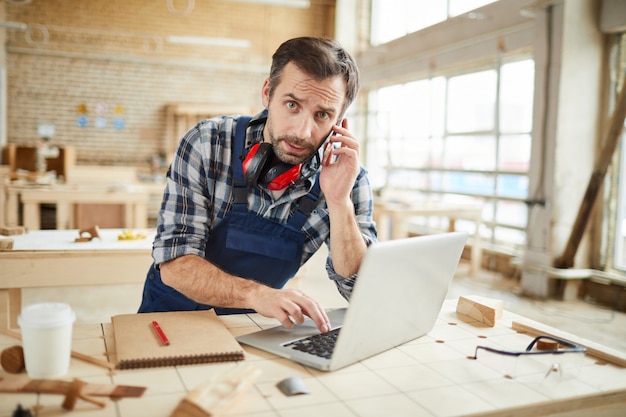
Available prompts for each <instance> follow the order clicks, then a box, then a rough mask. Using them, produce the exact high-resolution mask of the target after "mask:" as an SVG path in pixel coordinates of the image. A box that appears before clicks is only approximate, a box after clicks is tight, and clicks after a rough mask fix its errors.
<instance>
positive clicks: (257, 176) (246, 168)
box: [243, 142, 300, 190]
mask: <svg viewBox="0 0 626 417" xmlns="http://www.w3.org/2000/svg"><path fill="white" fill-rule="evenodd" d="M273 162H274V151H273V149H272V145H271V144H270V143H266V142H261V143H257V144H255V145H253V146H252V147H251V148H250V152H248V155H246V157H245V158H244V160H243V173H244V176H245V177H246V184H247V185H248V186H249V187H255V186H256V185H257V184H261V185H263V186H265V187H267V188H268V189H269V190H283V189H285V188H287V187H288V186H289V184H291V183H292V182H295V181H297V180H298V178H300V165H291V164H286V163H284V162H279V163H278V164H275V165H273V166H272V163H273Z"/></svg>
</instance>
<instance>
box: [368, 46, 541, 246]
mask: <svg viewBox="0 0 626 417" xmlns="http://www.w3.org/2000/svg"><path fill="white" fill-rule="evenodd" d="M533 83H534V61H533V60H532V59H529V58H528V57H525V58H523V57H516V58H509V60H508V61H503V62H501V63H494V66H493V67H492V68H482V69H480V70H473V71H470V70H467V71H466V72H462V73H455V74H450V75H439V76H433V77H430V78H425V79H420V80H415V81H412V82H408V83H404V84H397V85H392V86H387V87H383V88H380V89H377V90H373V91H371V92H370V96H369V117H368V123H367V124H368V133H367V138H368V139H367V145H366V152H365V153H366V166H367V168H368V170H369V171H370V175H371V178H372V182H373V184H374V186H375V187H378V188H389V189H394V190H406V191H409V194H410V195H413V196H414V197H415V198H423V199H428V200H437V201H448V202H479V203H481V204H483V205H484V207H485V209H484V212H483V220H484V225H485V226H484V229H483V230H481V231H480V233H481V236H482V238H483V239H485V240H487V241H490V242H491V243H493V244H496V245H503V246H505V247H509V248H512V249H521V248H522V247H523V245H524V243H525V237H526V235H525V229H526V223H527V207H526V204H525V200H526V198H527V196H528V171H529V163H530V154H531V152H530V151H531V130H532V108H533V107H532V106H533ZM425 221H433V220H432V219H431V220H425ZM434 221H436V219H435V220H434ZM457 226H459V227H461V228H462V227H463V226H464V225H463V224H462V222H461V221H458V222H457ZM465 227H467V228H468V229H469V228H471V227H473V226H472V224H471V223H469V222H468V223H467V224H466V225H465Z"/></svg>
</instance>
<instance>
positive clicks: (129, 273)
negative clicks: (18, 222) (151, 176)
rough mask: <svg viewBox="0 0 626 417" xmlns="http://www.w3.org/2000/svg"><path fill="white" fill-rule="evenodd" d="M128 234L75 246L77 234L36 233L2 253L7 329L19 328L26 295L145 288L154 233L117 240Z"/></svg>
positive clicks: (105, 234) (107, 234)
mask: <svg viewBox="0 0 626 417" xmlns="http://www.w3.org/2000/svg"><path fill="white" fill-rule="evenodd" d="M123 230H125V229H100V231H99V235H100V238H95V239H92V240H91V241H88V242H75V239H76V238H77V237H79V233H78V230H33V231H29V232H27V233H26V234H23V235H15V236H0V239H12V240H13V250H8V251H0V265H2V267H1V268H0V298H4V301H5V303H6V306H7V319H8V323H2V322H0V327H6V326H7V325H8V326H9V328H16V327H17V316H18V315H19V313H20V311H21V305H22V289H23V288H42V287H64V286H83V285H85V286H91V285H112V284H129V283H142V282H144V280H145V277H146V272H147V271H148V268H149V267H150V265H151V263H152V257H151V253H152V242H153V240H154V236H155V234H156V231H155V230H152V229H150V230H139V231H138V232H142V233H145V235H146V238H145V239H140V240H118V235H119V234H120V233H121V232H122V231H123Z"/></svg>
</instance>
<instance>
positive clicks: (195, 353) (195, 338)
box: [111, 310, 244, 369]
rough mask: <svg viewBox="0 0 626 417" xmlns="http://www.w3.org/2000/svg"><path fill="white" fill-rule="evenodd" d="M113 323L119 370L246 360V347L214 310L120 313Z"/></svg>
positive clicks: (114, 317) (112, 319)
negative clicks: (238, 340)
mask: <svg viewBox="0 0 626 417" xmlns="http://www.w3.org/2000/svg"><path fill="white" fill-rule="evenodd" d="M111 322H112V323H113V335H114V337H115V352H116V356H117V364H116V366H117V368H118V369H135V368H153V367H159V366H174V365H191V364H200V363H211V362H228V361H240V360H243V359H244V353H243V349H242V348H241V346H240V345H239V343H238V342H237V340H236V339H235V337H234V336H233V335H232V334H231V333H230V332H229V331H228V329H227V328H226V326H225V325H224V323H222V321H221V320H220V319H219V318H218V317H217V315H216V314H215V311H213V310H206V311H170V312H165V313H142V314H120V315H116V316H113V317H111ZM153 322H156V323H157V324H158V327H159V328H160V330H161V332H162V333H161V334H159V331H158V330H157V329H155V326H153V324H152V323H153ZM164 337H165V339H164Z"/></svg>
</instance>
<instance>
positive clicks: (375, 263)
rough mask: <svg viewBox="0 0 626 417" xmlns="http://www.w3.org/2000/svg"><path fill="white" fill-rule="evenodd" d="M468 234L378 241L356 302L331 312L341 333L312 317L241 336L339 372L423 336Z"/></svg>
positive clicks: (264, 347) (369, 255)
mask: <svg viewBox="0 0 626 417" xmlns="http://www.w3.org/2000/svg"><path fill="white" fill-rule="evenodd" d="M466 240H467V233H465V232H451V233H442V234H434V235H426V236H419V237H412V238H407V239H397V240H389V241H385V242H379V243H376V244H373V245H371V246H370V247H369V249H368V250H367V252H366V254H365V258H364V259H363V263H362V264H361V268H360V269H359V276H358V279H357V281H356V284H355V286H354V290H353V293H352V297H351V299H350V305H349V306H348V308H342V309H337V310H332V311H330V312H329V313H328V316H329V318H330V320H331V326H332V328H333V331H331V332H330V333H327V334H325V335H320V334H319V331H318V330H317V328H316V327H315V324H314V323H313V321H312V320H311V319H307V320H306V321H305V322H304V323H303V324H302V325H296V326H294V328H293V329H286V328H285V327H283V326H278V327H274V328H271V329H265V330H261V331H258V332H254V333H249V334H246V335H242V336H239V337H237V340H238V341H239V342H241V343H243V344H246V345H250V346H254V347H256V348H258V349H262V350H265V351H268V352H271V353H274V354H276V355H278V356H282V357H285V358H288V359H291V360H293V361H295V362H299V363H301V364H303V365H306V366H310V367H312V368H316V369H320V370H324V371H333V370H335V369H339V368H342V367H345V366H347V365H351V364H353V363H355V362H358V361H360V360H363V359H366V358H368V357H370V356H373V355H376V354H378V353H381V352H384V351H386V350H388V349H391V348H393V347H395V346H398V345H401V344H403V343H405V342H408V341H410V340H413V339H416V338H418V337H420V336H423V335H425V334H426V333H428V332H429V331H430V330H432V328H433V326H434V325H435V321H436V320H437V317H438V315H439V311H440V310H441V306H442V304H443V301H444V299H445V296H446V293H447V292H448V287H449V286H450V282H451V281H452V278H453V276H454V272H455V271H456V268H457V265H458V262H459V259H460V257H461V253H462V251H463V247H464V245H465V241H466ZM337 333H338V334H337ZM321 337H324V338H329V337H330V338H335V339H336V340H335V341H334V342H335V343H334V349H333V350H332V351H331V348H330V347H326V346H325V345H324V343H328V342H320V341H319V340H316V339H319V338H321ZM318 345H319V346H318Z"/></svg>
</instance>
